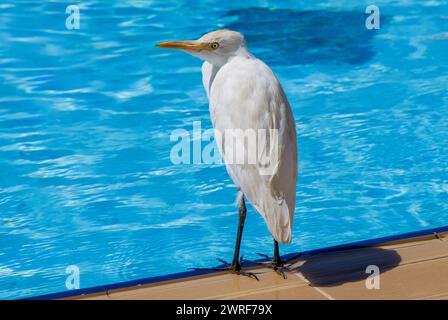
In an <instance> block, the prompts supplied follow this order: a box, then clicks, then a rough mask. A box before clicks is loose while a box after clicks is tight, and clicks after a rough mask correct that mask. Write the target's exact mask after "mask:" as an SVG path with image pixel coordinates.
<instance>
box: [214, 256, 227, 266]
mask: <svg viewBox="0 0 448 320" xmlns="http://www.w3.org/2000/svg"><path fill="white" fill-rule="evenodd" d="M216 260H218V261H219V262H221V263H222V264H225V265H226V266H230V263H228V262H227V261H225V260H222V259H220V258H216Z"/></svg>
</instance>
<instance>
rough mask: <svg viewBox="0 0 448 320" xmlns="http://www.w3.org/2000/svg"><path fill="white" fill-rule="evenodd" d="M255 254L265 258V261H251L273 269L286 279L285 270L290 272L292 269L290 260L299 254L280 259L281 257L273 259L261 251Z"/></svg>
mask: <svg viewBox="0 0 448 320" xmlns="http://www.w3.org/2000/svg"><path fill="white" fill-rule="evenodd" d="M257 255H259V256H260V257H263V258H265V259H266V260H268V261H266V262H258V261H251V262H252V263H255V264H258V265H263V266H265V267H268V268H271V269H273V270H274V271H275V273H277V274H278V275H280V276H282V278H283V279H286V278H287V276H286V272H292V271H293V270H292V269H291V268H290V267H291V261H293V260H295V259H297V258H298V257H299V256H300V254H297V255H295V256H293V257H291V258H289V259H287V260H284V261H282V260H281V259H275V258H271V257H269V256H268V255H266V254H263V253H257Z"/></svg>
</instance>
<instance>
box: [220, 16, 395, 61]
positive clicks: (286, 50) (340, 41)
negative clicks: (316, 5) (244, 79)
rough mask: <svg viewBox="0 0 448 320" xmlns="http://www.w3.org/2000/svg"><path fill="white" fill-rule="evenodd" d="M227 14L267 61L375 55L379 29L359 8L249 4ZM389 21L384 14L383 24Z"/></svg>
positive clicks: (233, 26) (362, 58) (354, 58)
mask: <svg viewBox="0 0 448 320" xmlns="http://www.w3.org/2000/svg"><path fill="white" fill-rule="evenodd" d="M226 16H227V17H231V18H234V20H235V21H234V22H231V23H229V24H228V25H227V26H226V27H227V28H229V29H232V30H239V31H241V32H243V33H244V34H245V35H246V38H247V41H248V43H249V44H250V46H251V48H253V52H254V53H255V54H256V55H257V56H258V57H259V58H261V59H263V60H264V61H266V62H267V63H268V64H275V65H293V64H309V63H313V64H343V63H348V64H362V63H365V62H367V61H369V60H370V59H371V58H372V57H373V56H374V55H375V50H374V46H373V44H372V40H373V38H374V36H375V34H376V31H375V30H368V29H367V28H366V27H365V19H366V15H362V14H360V13H359V11H327V10H314V11H299V10H288V9H276V10H272V9H269V8H247V9H243V10H231V11H229V12H228V13H227V14H226ZM388 21H389V16H387V15H382V16H381V24H382V27H383V28H384V27H385V26H386V25H387V22H388ZM274 30H275V32H273V31H274ZM273 50H274V51H275V54H272V53H271V52H272V51H273Z"/></svg>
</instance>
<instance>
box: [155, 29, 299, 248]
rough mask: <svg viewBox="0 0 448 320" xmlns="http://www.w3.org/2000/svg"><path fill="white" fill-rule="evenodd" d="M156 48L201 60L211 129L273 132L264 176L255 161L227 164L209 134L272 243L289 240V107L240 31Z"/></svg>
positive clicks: (293, 155) (292, 153)
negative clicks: (272, 156)
mask: <svg viewBox="0 0 448 320" xmlns="http://www.w3.org/2000/svg"><path fill="white" fill-rule="evenodd" d="M159 46H161V47H166V48H177V49H181V50H184V51H186V52H188V53H189V54H192V55H194V56H196V57H199V58H202V59H204V60H205V62H204V64H203V66H202V76H203V84H204V88H205V91H206V92H207V96H208V97H209V102H210V105H209V107H210V115H211V119H212V122H213V126H214V128H215V130H217V131H219V132H221V133H222V132H225V131H226V130H229V129H242V130H246V129H252V130H259V129H265V130H269V129H277V130H278V150H277V151H278V162H276V163H275V166H274V169H273V170H272V174H269V175H266V174H263V172H262V170H263V167H262V166H261V165H260V163H258V162H257V163H240V164H237V163H229V161H226V160H228V159H227V158H226V147H225V146H226V143H227V142H226V141H223V140H224V139H225V138H224V137H225V135H224V136H220V135H215V139H216V143H217V145H218V147H219V148H220V151H221V153H222V155H223V158H224V160H225V162H226V167H227V171H228V173H229V175H230V177H231V178H232V180H233V181H234V182H235V184H236V185H237V187H238V188H239V189H240V190H241V191H242V192H243V193H244V195H245V196H246V197H247V199H248V200H249V201H250V203H251V204H252V205H253V206H254V208H255V209H256V210H257V211H258V212H259V213H260V214H261V215H262V216H263V218H264V220H265V222H266V225H267V226H268V229H269V231H270V233H271V234H272V236H273V237H274V239H275V240H277V241H278V242H280V243H289V242H291V233H292V224H293V216H294V209H295V202H296V181H297V144H296V129H295V121H294V118H293V115H292V112H291V108H290V105H289V103H288V100H287V98H286V96H285V93H284V92H283V89H282V86H281V85H280V83H279V81H278V80H277V78H276V77H275V75H274V73H273V72H272V71H271V69H270V68H269V67H268V66H267V65H266V64H265V63H264V62H262V61H261V60H259V59H257V58H255V57H254V56H253V55H252V54H250V53H249V51H248V50H247V47H246V43H245V41H244V38H243V36H242V35H241V34H240V33H238V32H234V31H230V30H218V31H214V32H211V33H208V34H206V35H204V36H203V37H201V38H200V39H198V40H194V41H174V42H167V43H163V44H159ZM239 147H240V148H244V145H243V146H241V145H240V146H239ZM264 147H265V150H264V152H265V153H270V152H274V151H272V150H270V148H269V147H270V146H264ZM240 151H241V150H240ZM245 151H248V150H245ZM238 152H239V151H238ZM249 152H250V151H249Z"/></svg>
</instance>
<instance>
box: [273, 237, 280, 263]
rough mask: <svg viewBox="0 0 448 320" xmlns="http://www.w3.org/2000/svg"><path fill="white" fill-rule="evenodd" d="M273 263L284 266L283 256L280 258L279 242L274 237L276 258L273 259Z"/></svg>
mask: <svg viewBox="0 0 448 320" xmlns="http://www.w3.org/2000/svg"><path fill="white" fill-rule="evenodd" d="M272 263H273V264H274V266H275V267H281V266H283V263H282V258H280V250H279V249H278V242H277V240H275V239H274V260H272Z"/></svg>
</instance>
